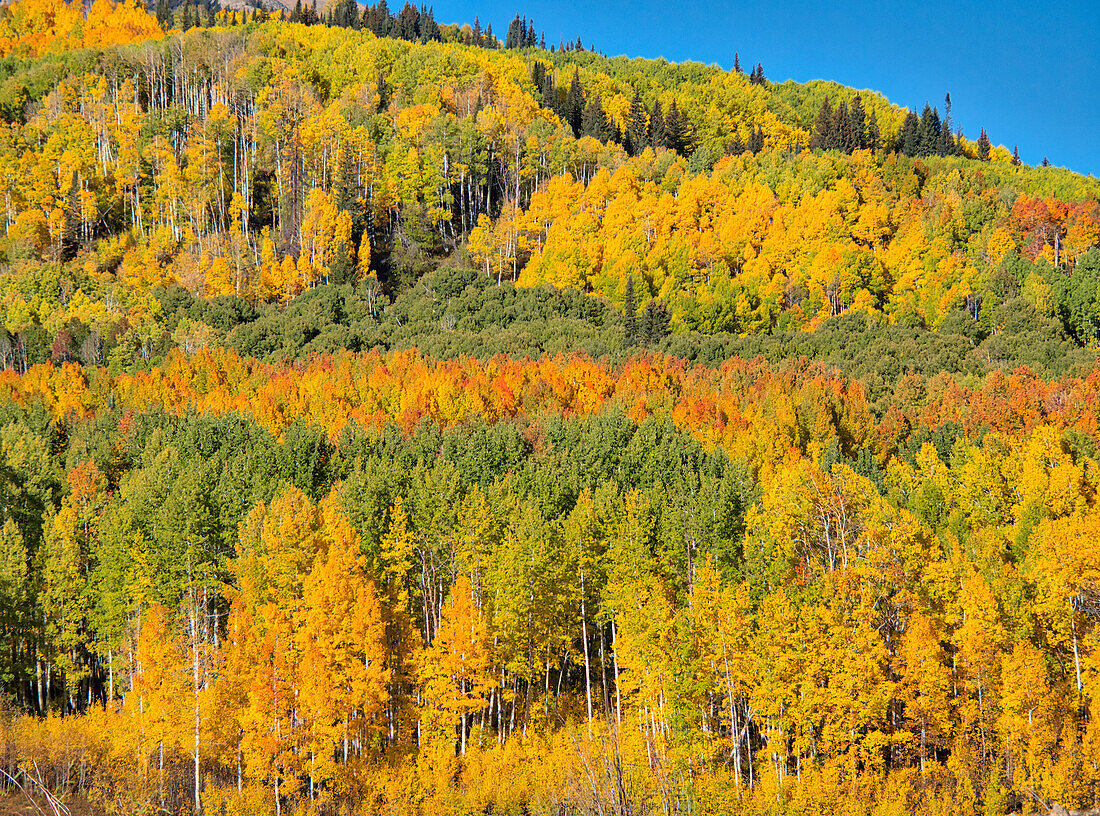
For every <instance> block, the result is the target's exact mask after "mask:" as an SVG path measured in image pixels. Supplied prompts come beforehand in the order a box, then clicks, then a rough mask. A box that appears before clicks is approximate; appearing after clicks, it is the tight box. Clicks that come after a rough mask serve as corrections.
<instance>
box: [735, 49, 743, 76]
mask: <svg viewBox="0 0 1100 816" xmlns="http://www.w3.org/2000/svg"><path fill="white" fill-rule="evenodd" d="M733 70H734V71H736V72H737V73H739V74H743V73H745V72H744V71H742V70H741V55H740V54H738V53H737V52H736V51H734V52H733Z"/></svg>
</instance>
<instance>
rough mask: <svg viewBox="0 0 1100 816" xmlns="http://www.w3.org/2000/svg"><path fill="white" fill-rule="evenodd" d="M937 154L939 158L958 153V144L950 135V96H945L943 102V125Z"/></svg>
mask: <svg viewBox="0 0 1100 816" xmlns="http://www.w3.org/2000/svg"><path fill="white" fill-rule="evenodd" d="M938 152H939V154H940V155H941V156H954V155H955V154H956V153H958V152H959V147H958V144H957V143H956V142H955V138H954V136H952V135H951V94H947V96H946V97H944V100H943V124H942V125H941V126H940V144H939V150H938Z"/></svg>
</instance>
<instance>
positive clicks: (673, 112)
mask: <svg viewBox="0 0 1100 816" xmlns="http://www.w3.org/2000/svg"><path fill="white" fill-rule="evenodd" d="M665 141H666V142H667V143H668V146H669V148H671V149H672V150H675V151H676V152H677V153H680V154H681V155H687V154H688V153H690V152H691V148H692V141H693V134H692V132H691V123H690V122H688V120H687V118H686V117H684V116H683V115H682V114H681V113H680V109H679V108H678V107H677V106H676V100H675V99H674V100H672V103H671V104H670V105H669V106H668V114H667V115H666V116H665Z"/></svg>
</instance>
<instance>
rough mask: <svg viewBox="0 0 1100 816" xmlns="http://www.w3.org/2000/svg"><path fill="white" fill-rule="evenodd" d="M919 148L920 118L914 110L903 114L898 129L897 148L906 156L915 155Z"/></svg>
mask: <svg viewBox="0 0 1100 816" xmlns="http://www.w3.org/2000/svg"><path fill="white" fill-rule="evenodd" d="M919 148H920V119H919V118H917V114H916V112H914V111H909V112H908V113H906V114H905V121H904V122H902V124H901V130H899V131H898V149H899V150H900V151H901V152H902V153H904V154H905V155H906V156H916V155H917V150H918V149H919Z"/></svg>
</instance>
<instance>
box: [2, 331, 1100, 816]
mask: <svg viewBox="0 0 1100 816" xmlns="http://www.w3.org/2000/svg"><path fill="white" fill-rule="evenodd" d="M1097 376H1098V375H1097V374H1092V375H1090V376H1089V377H1088V378H1087V379H1084V380H1080V379H1078V380H1064V381H1053V382H1044V381H1042V380H1040V379H1038V378H1036V377H1034V376H1032V375H1030V374H1028V373H1026V372H1025V371H1023V370H1021V371H1020V372H1017V373H1016V374H1014V375H1012V376H1007V377H1006V376H1004V375H1000V374H994V375H991V376H990V377H989V378H988V379H987V380H986V382H985V383H984V384H983V385H982V386H981V387H979V388H977V389H973V388H968V387H966V386H964V385H963V384H961V383H958V382H955V381H953V380H952V379H951V378H950V377H948V376H946V375H943V374H937V375H936V376H934V377H931V378H927V379H926V378H924V377H921V376H920V375H911V376H909V377H907V378H905V379H904V380H902V381H901V382H900V383H899V384H898V386H897V388H896V389H895V390H894V393H893V394H892V395H891V397H890V399H889V406H888V408H887V410H886V412H885V415H884V416H883V418H882V419H881V421H877V422H876V421H875V420H874V419H873V418H872V412H871V408H870V405H869V404H868V402H867V400H866V397H865V396H864V393H863V389H862V388H861V387H860V386H859V384H858V383H857V382H853V381H847V380H845V379H842V378H839V377H837V376H835V375H830V374H828V373H827V372H826V371H825V370H824V369H823V368H821V367H820V366H801V367H800V366H792V365H789V364H788V365H785V366H782V367H777V368H772V367H770V366H768V365H766V364H764V363H763V362H757V363H752V364H746V363H737V362H731V363H726V364H724V365H723V366H722V367H720V368H718V369H711V368H688V367H685V366H684V365H683V364H682V363H681V362H679V361H677V360H675V359H673V358H662V357H643V358H637V359H635V360H633V361H631V362H630V363H628V364H627V365H625V366H623V367H622V368H620V369H609V368H606V367H604V366H600V365H598V364H595V363H593V362H592V361H590V360H587V359H584V358H573V359H559V360H557V361H543V362H539V363H531V362H528V363H515V362H510V361H507V360H506V359H504V358H498V359H497V360H494V361H490V362H487V363H476V362H474V361H471V360H467V361H462V362H453V363H433V362H431V361H430V360H426V359H424V358H422V357H420V356H419V355H416V354H415V353H403V354H391V355H389V356H387V357H385V358H382V357H379V356H377V355H367V356H361V357H353V356H348V355H345V356H341V357H338V358H319V359H317V360H316V361H315V362H314V363H313V364H311V365H309V366H306V367H304V368H301V367H298V368H287V369H281V370H280V369H277V368H272V367H267V366H262V365H260V364H257V363H255V362H253V361H250V360H248V359H244V358H240V357H236V356H234V355H229V354H224V353H218V354H210V353H207V352H200V353H197V354H196V355H194V356H192V357H190V358H186V357H184V356H182V355H176V356H173V358H172V359H170V360H169V361H168V363H167V365H166V366H165V367H164V369H163V370H160V369H158V370H156V371H153V372H150V373H148V374H139V375H137V376H136V377H131V376H129V375H123V376H120V377H117V378H112V377H110V376H109V375H107V374H106V373H105V372H100V373H98V374H96V375H95V376H93V377H91V378H88V379H85V378H84V377H83V376H82V375H81V374H80V370H79V369H76V368H74V367H72V366H65V367H63V368H62V369H54V368H53V367H50V366H40V367H36V368H35V369H33V370H32V371H30V372H28V374H27V375H24V376H15V375H12V374H8V375H5V378H4V380H3V388H4V390H3V394H2V397H0V408H2V410H3V412H4V417H5V424H4V426H3V432H2V433H3V456H4V459H3V474H4V482H3V484H4V491H5V494H4V495H5V505H6V506H7V507H9V508H11V511H9V512H10V515H9V516H8V518H7V520H6V521H5V525H4V528H3V541H4V548H3V553H4V559H5V560H4V573H3V575H4V583H3V592H4V593H5V599H6V601H5V605H4V609H5V610H6V611H5V615H6V617H5V619H4V624H3V626H4V628H3V632H4V637H5V650H4V658H3V671H4V677H5V678H6V679H5V681H4V682H5V684H6V686H5V687H6V689H7V691H8V694H9V695H11V698H12V699H13V701H14V702H15V703H16V704H17V705H19V706H21V707H23V708H24V709H27V710H29V711H31V712H41V713H43V714H45V715H46V716H45V718H44V719H34V718H27V717H19V718H16V719H14V720H13V719H10V718H9V719H8V720H5V723H6V724H5V725H4V728H5V729H6V731H5V742H6V744H7V746H8V752H9V753H8V756H9V757H10V759H9V762H11V763H13V764H12V766H11V767H12V770H13V771H14V763H17V762H20V761H30V760H32V759H33V760H34V761H35V762H37V763H38V767H39V768H40V770H41V772H42V773H44V774H45V775H46V776H47V777H48V778H49V781H50V784H52V785H56V786H58V787H60V788H64V789H67V790H72V791H74V792H75V791H77V790H79V791H82V792H83V793H84V794H85V795H87V796H90V797H92V798H94V799H96V800H97V801H100V802H103V803H104V804H106V805H108V806H110V807H111V808H117V809H119V810H127V811H129V810H131V809H134V808H137V809H140V808H143V807H163V808H167V809H168V810H170V811H174V812H188V811H192V810H196V811H197V810H199V809H200V808H202V809H203V810H204V811H210V810H217V809H219V808H220V807H222V806H225V807H228V808H233V809H243V810H247V811H248V812H278V811H281V810H282V809H287V810H288V811H289V810H291V809H294V808H303V809H304V808H307V807H315V808H321V809H328V808H335V807H339V806H343V805H342V804H341V803H343V804H350V803H356V805H355V806H356V807H358V810H357V811H356V812H385V811H386V810H387V808H393V807H396V808H398V809H404V810H406V811H408V810H410V809H411V810H417V809H419V810H422V811H423V812H434V811H435V810H437V809H439V808H440V807H445V806H446V805H445V803H447V802H451V803H452V804H454V806H460V807H475V808H483V807H486V806H492V807H493V808H499V809H507V808H508V807H520V806H521V805H522V806H524V807H526V808H528V810H531V811H537V812H544V811H546V812H549V811H554V812H557V810H558V809H559V808H564V809H565V810H566V811H567V812H587V809H588V808H589V807H595V805H594V804H593V801H596V802H599V803H600V806H603V807H612V806H613V804H612V803H613V802H615V801H626V802H627V803H628V804H625V805H623V806H624V807H626V806H630V807H632V808H635V809H637V810H639V811H640V812H649V811H659V810H661V807H662V806H661V805H660V804H659V803H660V802H661V801H662V800H663V799H667V801H668V802H669V803H670V804H669V807H678V808H681V809H682V808H686V807H689V806H694V807H701V808H704V809H706V810H707V811H708V812H731V813H735V812H763V809H767V808H769V807H775V802H776V797H777V796H778V797H779V801H780V802H782V803H783V810H784V811H790V812H801V811H802V809H804V808H806V807H811V808H814V809H819V810H821V809H823V810H825V811H826V812H832V811H831V810H830V808H831V807H835V806H836V804H837V797H840V799H841V800H844V801H848V802H852V803H855V802H859V803H861V806H865V807H869V806H873V805H874V803H875V802H879V801H883V802H885V801H896V798H897V797H898V796H903V797H904V798H905V801H906V802H907V803H908V804H907V807H908V809H909V810H911V811H919V812H924V811H926V810H927V811H929V812H934V811H937V810H940V809H943V808H958V809H960V810H962V811H965V812H969V811H970V810H971V809H975V808H982V809H986V810H990V811H993V812H1002V811H1007V810H1010V809H1012V808H1014V807H1018V806H1021V805H1025V806H1026V803H1027V802H1028V801H1033V797H1040V798H1042V799H1044V800H1046V801H1051V800H1054V801H1061V802H1067V803H1070V804H1081V805H1083V804H1088V803H1090V802H1091V801H1092V797H1094V796H1095V795H1096V793H1097V792H1096V790H1095V779H1096V776H1095V774H1094V772H1093V771H1092V768H1093V767H1094V765H1093V763H1094V762H1096V761H1097V760H1096V758H1095V757H1094V756H1093V754H1092V748H1091V747H1090V746H1091V745H1092V738H1091V736H1090V734H1091V731H1090V730H1089V729H1090V728H1091V725H1090V723H1091V721H1092V713H1093V707H1094V705H1095V703H1094V693H1093V690H1092V687H1093V685H1095V683H1094V678H1093V674H1094V668H1095V667H1094V665H1093V663H1094V658H1093V650H1094V648H1095V647H1094V644H1093V640H1094V637H1093V635H1094V632H1093V624H1094V622H1095V619H1096V618H1095V616H1094V614H1093V609H1092V605H1093V600H1092V598H1093V595H1095V592H1096V587H1094V586H1093V585H1092V582H1093V576H1094V574H1095V573H1096V570H1097V569H1098V564H1097V563H1094V562H1095V558H1094V555H1095V554H1094V553H1093V549H1094V548H1093V547H1092V546H1091V544H1089V542H1090V541H1091V539H1092V538H1093V536H1092V535H1091V533H1090V530H1091V529H1092V528H1091V527H1090V526H1089V525H1090V524H1093V523H1094V522H1095V519H1094V518H1093V516H1094V515H1095V513H1094V505H1095V497H1096V484H1095V482H1096V480H1095V473H1096V472H1097V463H1096V459H1095V456H1096V427H1097V425H1096V421H1097V416H1098V415H1100V414H1098V410H1100V407H1098V405H1097V400H1096V394H1097V393H1098V390H1097V387H1096V382H1095V380H1096V377H1097ZM302 417H310V418H311V421H312V422H315V423H320V424H319V425H318V424H309V422H310V421H307V420H304V419H302ZM51 712H52V713H51ZM77 712H80V716H78V717H65V718H63V719H59V718H58V715H59V714H62V713H69V714H72V713H77ZM616 757H618V759H616ZM616 763H622V766H623V767H622V770H621V771H615V770H614V769H615V768H616V767H618V766H617V764H616ZM504 768H511V769H512V770H511V771H509V772H508V774H507V776H508V778H507V779H501V780H500V782H499V783H491V784H490V783H486V782H484V781H482V782H479V781H478V780H480V779H482V777H483V774H485V773H486V772H489V773H496V774H501V773H504V771H503V769H504ZM627 769H629V771H628V770H627ZM609 770H610V772H611V776H610V778H608V777H607V776H606V774H607V772H608V771H609ZM77 771H79V772H77ZM386 779H388V780H389V781H384V780H386ZM718 791H724V793H723V794H722V795H721V796H718V793H717V792H718ZM716 796H718V798H715V797H716ZM196 797H197V799H196ZM593 797H594V800H593ZM692 802H695V803H696V804H695V805H691V803H692ZM196 803H197V804H196ZM631 803H632V804H631ZM830 803H831V804H830Z"/></svg>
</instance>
